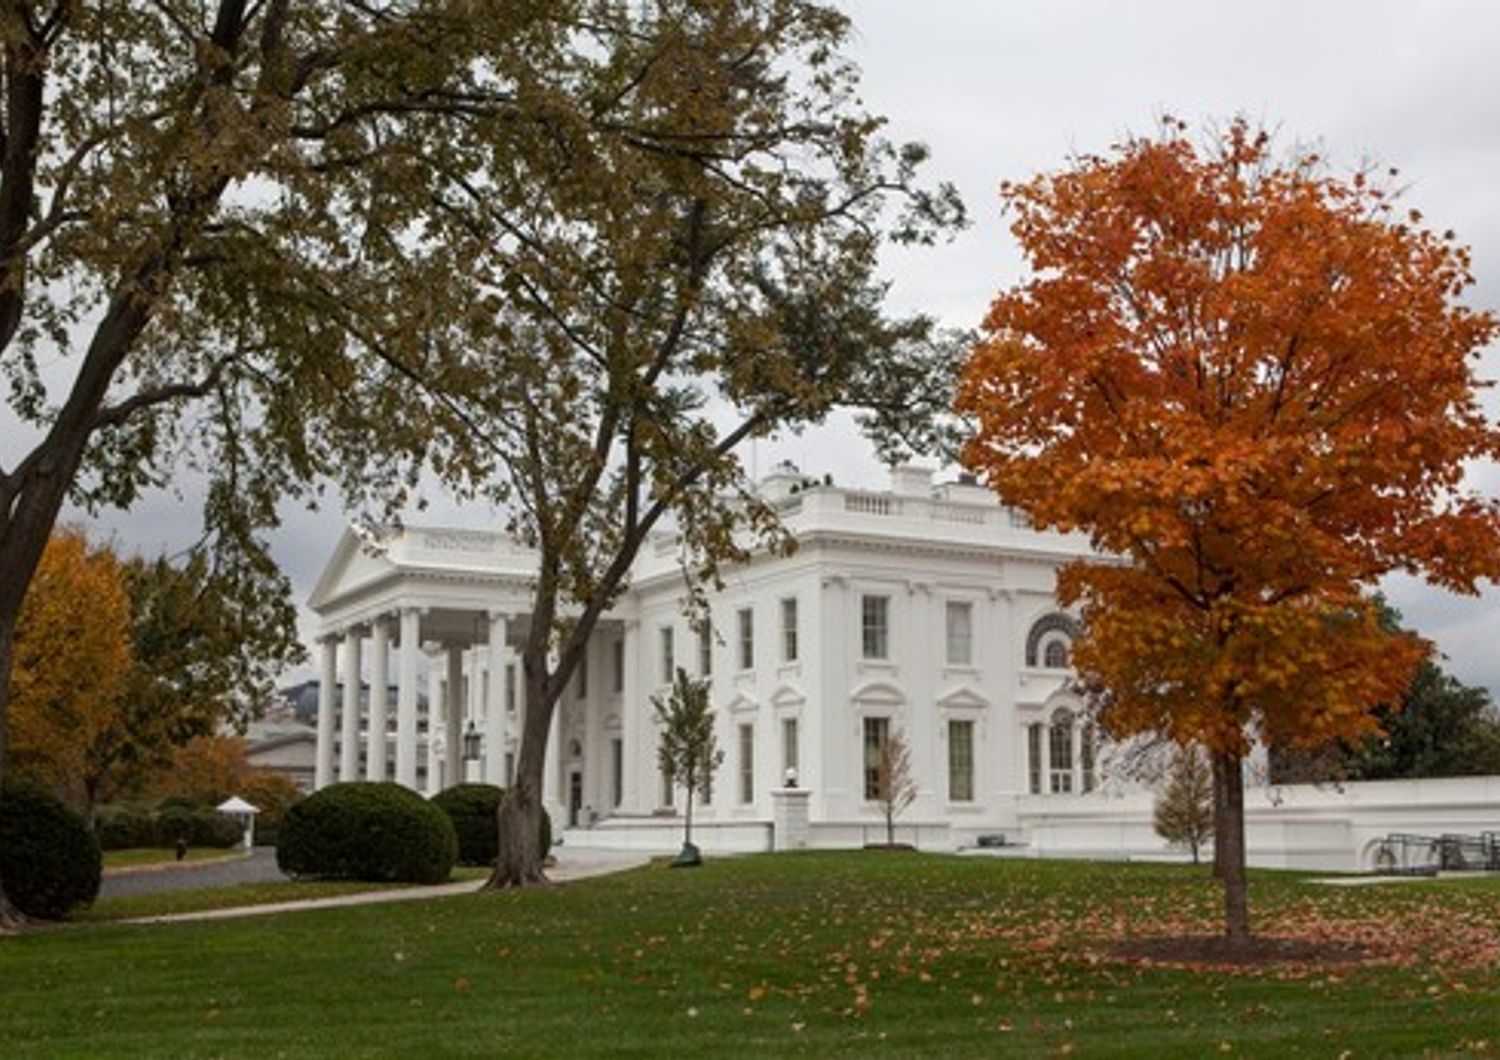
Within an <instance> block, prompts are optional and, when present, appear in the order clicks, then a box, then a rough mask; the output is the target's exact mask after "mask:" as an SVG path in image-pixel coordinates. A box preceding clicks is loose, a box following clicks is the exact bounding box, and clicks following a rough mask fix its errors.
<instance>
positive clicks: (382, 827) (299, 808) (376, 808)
mask: <svg viewBox="0 0 1500 1060" xmlns="http://www.w3.org/2000/svg"><path fill="white" fill-rule="evenodd" d="M457 854H458V840H457V838H456V837H455V836H454V834H453V824H452V822H451V821H449V820H448V815H447V814H445V813H444V812H443V811H442V810H440V809H438V808H437V807H436V806H434V805H432V804H431V803H430V802H428V801H427V800H426V799H424V798H422V796H420V795H418V794H417V793H416V792H414V791H410V790H408V789H406V788H403V787H402V786H401V785H399V784H391V783H377V782H374V781H355V782H352V783H348V784H331V785H329V786H328V787H326V788H324V789H323V790H321V791H319V792H316V793H314V794H312V795H309V796H308V797H307V798H305V799H303V800H302V801H301V802H299V803H297V804H296V805H294V806H292V807H291V809H289V810H287V812H286V816H285V817H284V818H283V819H282V822H281V834H280V835H279V836H278V837H277V842H276V864H277V865H279V866H280V867H281V871H282V872H285V873H287V874H288V875H291V876H320V877H323V878H325V879H338V880H374V881H395V882H402V883H439V882H441V881H443V880H446V879H447V878H448V874H449V873H450V872H451V871H452V870H453V861H454V858H455V857H456V856H457Z"/></svg>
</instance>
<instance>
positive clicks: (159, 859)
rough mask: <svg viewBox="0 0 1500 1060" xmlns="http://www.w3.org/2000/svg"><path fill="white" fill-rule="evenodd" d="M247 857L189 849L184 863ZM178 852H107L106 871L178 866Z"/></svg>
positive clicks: (210, 849) (240, 853) (238, 852)
mask: <svg viewBox="0 0 1500 1060" xmlns="http://www.w3.org/2000/svg"><path fill="white" fill-rule="evenodd" d="M242 857H245V852H244V851H243V850H217V849H215V848H213V847H189V848H188V850H187V853H186V854H185V855H184V856H183V859H182V861H183V862H194V863H197V862H211V861H227V860H230V859H231V858H242ZM177 864H180V862H179V861H178V860H177V851H175V850H166V849H160V848H156V847H136V848H134V849H131V850H106V851H105V852H104V871H105V872H108V871H109V870H110V869H134V868H143V867H146V866H156V865H177Z"/></svg>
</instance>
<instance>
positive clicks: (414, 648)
mask: <svg viewBox="0 0 1500 1060" xmlns="http://www.w3.org/2000/svg"><path fill="white" fill-rule="evenodd" d="M893 479H894V480H893V483H892V489H891V490H890V491H888V492H865V491H859V490H848V489H840V488H836V487H833V486H831V485H825V484H822V483H818V482H816V481H813V480H807V479H804V477H803V476H802V475H801V474H799V473H797V472H796V471H795V469H792V468H790V467H782V468H779V469H778V470H777V471H776V472H774V473H773V474H771V475H770V476H769V477H767V478H766V479H765V480H764V482H763V483H762V489H763V492H764V494H765V495H766V496H767V497H768V498H770V499H771V500H772V501H773V502H774V503H775V504H776V506H777V508H778V509H779V511H780V512H781V515H782V518H783V519H784V521H785V523H786V525H787V527H788V529H789V530H790V531H791V532H792V534H793V535H794V536H795V538H796V540H797V543H798V548H797V550H796V552H795V554H793V555H792V556H789V557H780V556H769V555H760V556H758V557H757V558H756V559H754V560H753V561H752V562H750V563H749V564H748V565H746V566H743V567H740V568H737V569H735V570H733V571H731V572H730V573H729V575H728V577H727V579H726V585H725V588H724V589H723V591H721V592H719V593H717V594H715V596H714V597H713V600H712V625H713V629H712V633H711V634H704V633H700V632H698V631H695V630H694V629H693V628H692V626H691V625H690V624H689V621H688V620H687V618H685V617H684V614H683V610H682V599H683V595H684V594H683V582H682V572H681V568H680V565H679V563H678V559H679V556H678V549H679V545H678V542H677V540H676V538H675V537H674V536H673V535H672V534H669V533H663V534H660V535H658V536H657V537H656V538H654V539H653V541H652V542H651V543H650V544H649V545H648V546H647V547H646V548H645V549H644V550H643V553H642V555H641V556H640V557H639V558H638V560H637V562H636V565H635V568H634V571H633V573H632V578H631V588H630V590H629V592H628V593H626V594H625V596H624V597H623V598H622V600H621V601H620V602H619V604H618V605H617V606H616V607H615V608H614V609H613V610H612V611H611V612H610V613H609V615H608V616H607V617H606V618H605V619H604V620H603V621H602V622H601V623H600V625H599V628H598V631H597V632H596V633H595V635H594V637H593V640H592V642H591V644H590V646H589V650H588V654H587V658H586V660H585V664H584V668H583V671H582V672H581V673H580V675H579V677H578V679H577V680H576V681H575V683H574V686H573V688H572V689H571V690H570V691H569V692H568V693H567V694H566V695H565V697H564V699H563V701H562V703H561V704H560V709H559V710H558V712H557V715H556V718H555V720H554V732H553V739H552V740H551V743H550V747H549V756H548V762H547V775H546V781H545V784H546V790H545V799H546V802H547V803H548V805H549V807H550V809H551V811H552V812H553V814H554V816H556V817H557V818H558V819H559V820H560V821H565V822H566V823H567V824H568V825H569V826H571V827H592V828H593V829H594V830H595V831H596V832H601V833H602V832H606V831H608V832H614V833H619V834H622V835H623V834H629V833H631V832H632V831H633V830H641V829H645V830H647V831H652V830H655V831H662V830H663V829H664V828H665V829H671V828H673V827H675V826H673V825H671V823H670V822H666V821H663V818H664V817H666V816H669V815H671V814H673V813H674V811H675V809H676V808H677V807H678V806H680V805H681V802H682V793H681V792H680V791H679V790H676V789H675V788H674V786H673V785H672V784H670V783H668V782H667V780H666V778H664V777H663V776H662V775H661V773H660V772H659V770H658V769H657V766H656V754H655V744H656V733H655V730H654V722H653V718H652V709H651V703H650V698H651V697H652V696H653V695H655V694H658V693H660V692H662V691H663V690H665V688H666V686H667V684H668V683H669V681H670V678H671V675H672V673H673V671H674V668H675V667H677V666H682V667H684V668H686V669H687V670H688V671H689V672H690V673H693V674H695V675H697V674H706V675H709V676H710V677H711V678H712V680H713V695H714V702H715V705H716V708H717V715H718V724H719V734H718V735H719V742H720V745H721V746H722V747H723V748H724V749H725V752H726V757H725V762H724V765H723V767H722V768H721V770H720V771H719V773H718V774H717V775H716V777H715V778H714V784H713V790H712V794H711V797H710V799H709V800H708V802H707V805H705V806H703V807H701V810H700V812H699V813H698V815H697V816H698V819H699V821H700V822H701V824H702V826H703V833H704V837H705V842H706V843H709V844H713V845H721V846H730V847H738V848H747V849H755V848H764V847H769V846H770V845H772V842H773V840H772V823H773V819H774V816H775V805H774V801H775V800H774V793H775V792H777V791H778V790H780V789H782V788H784V787H786V786H787V785H788V784H789V783H791V784H794V785H795V790H796V791H798V792H800V793H804V794H802V795H800V796H798V797H799V798H805V799H806V804H807V814H808V822H809V829H810V831H809V836H810V839H811V841H812V842H816V843H848V842H855V841H858V840H859V839H860V838H861V837H862V836H863V835H864V834H865V833H866V832H867V831H868V830H870V829H872V828H874V826H875V825H876V824H877V822H878V820H879V813H878V807H877V806H876V804H875V803H874V801H873V798H872V795H873V793H872V790H871V787H872V783H873V780H872V766H873V762H874V757H875V755H876V754H878V749H879V746H880V744H881V742H882V741H884V740H885V739H887V738H888V737H889V735H890V734H891V733H895V732H900V733H902V734H903V735H904V737H905V739H906V741H907V742H908V744H909V745H910V747H911V749H912V760H913V765H914V767H915V768H914V773H915V776H916V780H917V782H918V784H919V788H920V795H919V797H918V798H917V800H916V802H915V803H914V804H913V805H912V806H911V808H910V809H908V810H907V811H906V812H905V813H904V814H903V815H902V817H901V819H900V824H901V829H902V833H903V836H904V837H907V838H914V839H919V840H920V841H921V842H922V843H923V844H924V845H942V846H952V845H955V844H964V843H970V842H973V841H974V840H975V839H976V838H977V837H978V836H980V835H986V834H994V835H1003V834H1007V833H1010V834H1012V835H1014V834H1015V833H1016V832H1017V830H1018V828H1019V823H1018V819H1017V810H1018V797H1020V796H1022V795H1027V794H1054V793H1055V794H1057V795H1061V796H1066V795H1069V794H1073V793H1077V792H1084V791H1088V790H1089V789H1091V788H1092V787H1093V786H1094V776H1093V773H1094V769H1093V757H1094V755H1093V748H1092V740H1091V738H1090V734H1089V733H1088V732H1087V731H1086V730H1085V729H1084V728H1083V727H1082V726H1081V725H1080V724H1078V723H1077V721H1076V720H1075V719H1077V718H1079V717H1080V716H1081V713H1080V710H1079V708H1080V704H1079V702H1078V701H1077V699H1076V697H1075V696H1074V695H1073V694H1072V693H1071V692H1070V691H1069V690H1068V687H1067V686H1068V669H1067V665H1068V648H1069V642H1070V637H1071V633H1072V630H1073V620H1072V619H1071V618H1069V617H1068V616H1067V615H1065V614H1063V613H1062V612H1061V611H1059V609H1058V608H1057V605H1056V602H1055V599H1054V583H1055V576H1056V571H1057V568H1058V567H1059V566H1060V565H1061V564H1063V563H1065V562H1067V561H1069V560H1071V559H1074V558H1076V557H1078V556H1081V555H1084V554H1086V552H1087V547H1086V543H1085V542H1083V541H1082V540H1081V539H1078V538H1073V537H1064V536H1061V535H1058V534H1053V533H1039V532H1037V531H1035V530H1033V529H1031V528H1030V526H1029V525H1028V524H1027V522H1026V520H1025V519H1024V518H1023V517H1021V516H1020V515H1019V514H1018V513H1015V512H1012V511H1010V510H1008V509H1006V508H1004V507H1002V506H1000V505H999V504H997V503H996V501H995V499H994V497H993V495H992V494H990V493H989V492H988V491H987V490H985V489H983V488H981V487H978V486H976V485H972V484H965V483H962V482H956V483H947V484H942V485H937V486H934V484H933V482H932V475H931V472H929V471H926V470H923V469H919V468H912V467H905V468H899V469H897V470H896V471H895V472H894V476H893ZM532 570H533V558H532V556H531V554H530V553H528V552H527V551H526V550H525V549H523V548H520V547H518V546H516V545H514V544H513V543H512V542H510V541H509V540H508V539H506V538H505V537H503V536H501V535H498V534H490V533H481V532H474V531H454V530H441V529H422V528H414V527H407V528H404V529H401V530H399V531H397V532H395V533H393V534H391V535H389V536H388V537H384V538H381V539H380V540H371V539H369V538H368V537H367V536H365V535H361V534H358V533H356V532H354V531H353V530H350V531H347V532H346V533H345V535H344V537H343V539H342V540H341V541H340V543H339V545H338V548H337V550H336V551H335V554H334V557H333V559H332V560H331V561H330V563H329V564H328V567H327V569H326V570H325V572H324V574H323V576H322V578H321V579H320V580H319V582H318V585H317V587H316V589H315V591H314V593H313V595H312V598H311V601H310V603H311V606H312V609H313V610H314V611H315V612H316V613H317V614H318V615H319V616H320V617H321V619H322V628H321V638H320V639H321V643H322V648H321V661H322V671H321V675H320V692H321V698H320V709H319V715H318V717H319V726H318V734H319V745H318V746H319V753H318V760H317V761H318V764H317V783H318V785H319V786H322V785H323V784H326V783H329V782H330V781H332V780H334V779H351V778H355V777H359V778H364V777H386V776H390V777H393V778H394V779H396V780H398V781H400V782H401V783H405V784H408V785H410V786H413V787H415V786H416V783H417V753H418V746H419V745H418V741H417V732H418V729H419V715H418V710H419V704H418V699H419V697H418V695H417V691H418V686H419V683H420V682H421V681H423V680H424V679H425V681H426V683H427V691H428V699H429V701H430V702H431V703H434V704H438V705H439V706H438V708H437V709H438V717H437V718H436V719H435V720H434V721H433V723H432V725H431V731H432V732H433V734H434V736H433V739H432V740H431V741H430V742H426V748H427V753H428V754H429V755H430V756H431V758H432V761H431V762H430V764H429V767H428V770H427V777H428V778H430V781H429V787H432V788H436V787H443V786H447V785H448V784H451V783H454V782H456V781H458V780H459V779H462V778H465V777H469V778H475V779H478V778H483V779H485V780H487V781H490V782H493V783H498V784H504V783H505V782H506V781H507V779H508V778H509V776H510V774H511V772H512V769H513V764H514V761H515V752H516V740H517V736H518V734H519V717H520V712H521V711H524V709H525V704H524V703H523V702H521V698H522V686H521V684H520V682H518V681H517V673H516V670H517V663H516V659H515V656H514V646H515V645H517V644H518V643H519V641H520V637H521V635H522V634H523V632H524V631H525V629H526V625H527V622H528V621H529V616H528V614H527V609H528V607H529V587H528V583H529V578H530V576H531V573H532ZM340 656H342V666H343V670H342V674H343V678H342V681H341V680H340V672H339V669H338V666H339V661H340V659H339V657H340ZM393 656H394V658H393ZM393 669H394V672H395V674H396V680H395V687H396V694H395V696H394V699H395V702H394V703H393V702H391V701H390V700H391V697H390V696H389V695H388V694H385V692H384V689H385V686H386V682H385V681H384V680H381V679H380V676H377V675H382V676H386V675H389V674H390V673H391V671H392V670H393ZM354 672H358V673H359V674H360V680H359V681H351V680H349V677H348V675H349V674H351V673H354ZM423 674H425V675H426V676H425V678H424V677H423V676H422V675H423ZM361 684H363V685H364V686H365V687H368V688H369V689H370V692H369V693H368V703H367V704H366V703H364V702H362V701H361V697H359V696H357V695H356V694H354V693H352V692H351V691H350V690H352V689H356V688H358V687H360V685H361ZM340 685H342V687H341V688H340ZM336 700H337V701H336ZM391 714H394V715H395V718H396V724H395V730H394V731H395V736H394V739H393V740H390V739H388V740H377V741H375V742H374V743H373V744H372V743H371V742H370V741H369V739H368V734H369V733H370V732H371V731H374V732H380V731H382V730H384V729H385V728H386V727H387V725H388V720H387V719H388V718H389V716H390V715H391ZM372 718H373V719H376V720H375V721H373V722H372V721H371V719H372ZM420 727H421V728H424V729H425V728H427V726H426V725H422V726H420ZM466 736H467V737H468V740H467V743H468V748H467V750H468V752H469V754H468V755H467V756H466V754H465V750H466V748H465V743H466V740H465V737H466ZM336 745H338V746H339V750H340V753H339V755H338V759H337V760H335V755H334V752H335V746H336ZM594 838H596V839H599V840H600V841H604V839H605V837H604V836H603V835H602V834H601V835H599V836H595V837H594ZM622 841H624V840H623V839H622Z"/></svg>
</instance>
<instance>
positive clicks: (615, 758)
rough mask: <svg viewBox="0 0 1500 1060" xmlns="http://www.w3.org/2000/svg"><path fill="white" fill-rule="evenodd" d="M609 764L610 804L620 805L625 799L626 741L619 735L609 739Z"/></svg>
mask: <svg viewBox="0 0 1500 1060" xmlns="http://www.w3.org/2000/svg"><path fill="white" fill-rule="evenodd" d="M609 766H610V768H609V796H610V805H611V806H615V807H618V806H619V805H620V803H622V802H624V801H625V741H624V740H622V739H620V738H619V737H615V738H614V739H613V740H610V741H609Z"/></svg>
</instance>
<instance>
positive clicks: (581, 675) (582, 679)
mask: <svg viewBox="0 0 1500 1060" xmlns="http://www.w3.org/2000/svg"><path fill="white" fill-rule="evenodd" d="M576 687H577V689H578V698H579V699H587V698H588V697H589V657H588V653H587V652H585V653H584V656H583V658H581V659H579V660H578V681H577V684H576Z"/></svg>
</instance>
